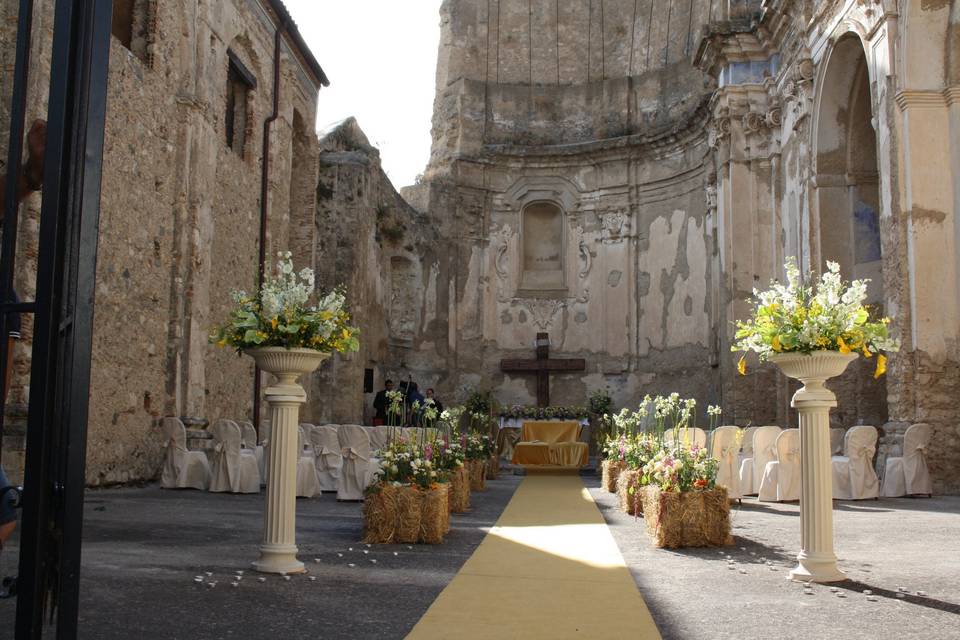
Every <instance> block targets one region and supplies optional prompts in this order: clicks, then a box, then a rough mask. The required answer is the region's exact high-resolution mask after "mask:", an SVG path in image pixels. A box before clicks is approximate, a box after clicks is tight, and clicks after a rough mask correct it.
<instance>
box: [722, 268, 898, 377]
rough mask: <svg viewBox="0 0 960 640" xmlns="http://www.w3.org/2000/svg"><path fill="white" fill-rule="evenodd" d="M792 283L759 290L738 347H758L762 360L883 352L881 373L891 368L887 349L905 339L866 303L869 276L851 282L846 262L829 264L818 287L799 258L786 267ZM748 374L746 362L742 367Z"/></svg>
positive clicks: (877, 373)
mask: <svg viewBox="0 0 960 640" xmlns="http://www.w3.org/2000/svg"><path fill="white" fill-rule="evenodd" d="M784 266H785V268H786V272H787V284H786V285H783V284H781V283H780V282H777V281H776V280H774V281H772V282H771V283H770V288H769V289H767V290H766V291H758V290H756V289H754V291H753V299H752V300H748V302H750V303H751V305H752V306H753V311H752V314H751V317H750V319H749V320H746V321H738V322H737V333H736V343H735V344H734V345H733V346H732V347H731V349H732V350H733V351H743V352H748V351H753V352H755V353H757V354H758V355H759V356H760V359H761V360H769V359H770V358H771V356H774V355H775V354H781V353H802V354H811V353H813V352H815V351H836V352H839V353H842V354H855V353H859V354H862V355H863V356H864V357H865V358H872V357H873V356H874V355H875V354H876V355H877V365H876V370H875V372H874V376H875V377H880V376H881V375H883V374H884V373H885V372H886V370H887V358H886V356H885V355H883V354H881V353H880V352H881V351H886V352H893V351H898V350H899V348H900V343H899V341H898V340H896V339H895V338H892V337H891V336H890V331H889V324H890V318H886V317H881V318H875V317H871V311H870V309H869V308H868V307H867V306H866V305H864V301H865V300H866V299H867V283H868V282H869V280H854V281H853V282H850V283H846V282H844V280H843V279H842V277H841V276H840V265H838V264H837V263H836V262H827V271H826V273H823V274H821V276H820V279H819V281H817V282H816V284H815V286H810V285H807V284H805V283H804V282H803V280H802V279H801V277H800V269H799V267H797V263H796V260H794V259H793V258H789V259H788V260H787V262H786V264H785V265H784ZM737 368H738V369H739V371H740V373H741V374H745V373H746V360H745V358H744V357H741V358H740V362H739V363H738V365H737Z"/></svg>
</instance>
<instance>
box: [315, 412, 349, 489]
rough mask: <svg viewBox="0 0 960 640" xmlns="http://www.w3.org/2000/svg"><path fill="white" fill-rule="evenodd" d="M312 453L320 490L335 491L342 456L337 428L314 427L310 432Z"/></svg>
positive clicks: (341, 464)
mask: <svg viewBox="0 0 960 640" xmlns="http://www.w3.org/2000/svg"><path fill="white" fill-rule="evenodd" d="M310 443H311V444H312V445H313V455H314V459H315V461H316V465H317V480H318V481H319V482H320V490H321V491H336V490H337V486H338V484H339V482H340V469H341V468H342V467H343V456H341V455H340V439H339V438H338V437H337V430H336V429H334V428H333V427H329V426H319V427H314V428H313V431H312V432H311V433H310Z"/></svg>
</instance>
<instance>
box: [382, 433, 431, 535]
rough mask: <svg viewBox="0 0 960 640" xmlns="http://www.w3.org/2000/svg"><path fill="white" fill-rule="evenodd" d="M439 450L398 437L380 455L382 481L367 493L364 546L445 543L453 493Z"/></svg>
mask: <svg viewBox="0 0 960 640" xmlns="http://www.w3.org/2000/svg"><path fill="white" fill-rule="evenodd" d="M439 446H440V445H438V444H437V442H433V443H431V442H427V443H425V444H423V445H418V444H416V443H413V442H410V441H408V440H406V439H405V438H402V437H398V438H395V439H393V440H392V441H391V442H389V443H388V444H387V446H386V447H384V448H383V449H381V450H380V451H379V452H378V456H379V460H380V470H379V471H378V482H377V483H376V484H373V485H371V486H370V487H368V488H367V495H366V500H365V501H364V505H363V527H364V542H368V543H381V544H388V543H407V544H410V543H415V542H423V543H426V544H439V543H441V542H443V538H444V536H445V535H446V533H447V531H448V530H449V514H450V510H449V494H450V489H449V487H448V484H447V479H448V472H447V471H446V470H445V469H444V468H443V467H444V466H446V465H447V464H448V462H447V461H446V460H445V459H444V458H443V455H442V454H441V455H439V456H438V454H439V451H438V449H439ZM438 458H439V459H438Z"/></svg>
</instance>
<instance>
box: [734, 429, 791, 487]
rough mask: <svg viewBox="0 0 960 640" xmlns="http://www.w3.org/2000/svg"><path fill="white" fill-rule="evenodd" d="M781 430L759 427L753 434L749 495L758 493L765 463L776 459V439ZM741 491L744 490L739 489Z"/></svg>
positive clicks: (765, 466)
mask: <svg viewBox="0 0 960 640" xmlns="http://www.w3.org/2000/svg"><path fill="white" fill-rule="evenodd" d="M781 431H782V429H780V427H771V426H767V427H760V428H758V429H757V430H756V431H754V432H753V486H752V487H751V491H750V493H752V494H753V493H759V492H760V481H761V480H763V472H764V470H766V468H767V463H768V462H770V461H771V460H776V459H777V437H779V435H780V432H781ZM741 491H743V492H744V493H746V490H745V489H744V488H743V487H741Z"/></svg>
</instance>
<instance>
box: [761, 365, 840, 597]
mask: <svg viewBox="0 0 960 640" xmlns="http://www.w3.org/2000/svg"><path fill="white" fill-rule="evenodd" d="M856 359H857V354H856V353H840V352H839V351H814V352H813V353H810V354H804V353H778V354H774V355H772V356H770V362H772V363H774V364H775V365H777V366H778V367H780V370H781V371H782V372H783V374H784V375H786V376H787V377H789V378H794V379H796V380H799V381H800V382H802V383H803V385H804V386H803V388H801V389H799V390H798V391H797V392H796V393H795V394H793V400H792V401H791V403H790V406H792V407H793V408H795V409H796V410H797V411H798V412H799V414H800V469H801V489H800V553H799V554H798V555H797V562H798V564H797V567H796V568H795V569H793V570H792V571H791V572H790V579H791V580H797V581H800V582H840V581H842V580H846V576H845V575H844V574H843V572H842V571H840V569H838V568H837V556H836V555H835V554H834V552H833V487H832V484H833V469H832V463H831V461H830V409H832V408H834V407H836V406H837V397H836V396H835V395H834V394H833V392H832V391H830V390H829V389H827V388H826V387H825V386H824V382H826V381H827V380H829V379H830V378H833V377H836V376H839V375H840V374H841V373H843V372H844V371H845V370H846V368H847V365H849V364H850V363H851V362H853V361H854V360H856Z"/></svg>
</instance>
